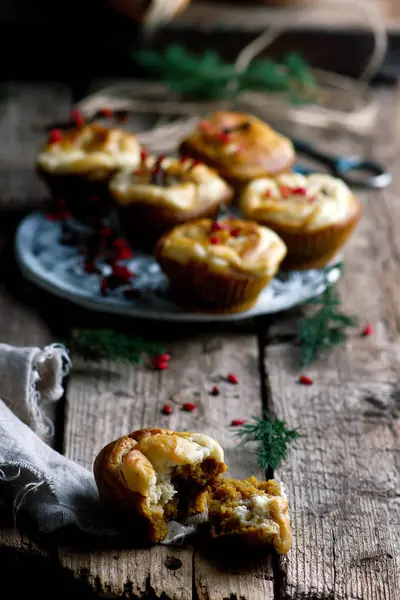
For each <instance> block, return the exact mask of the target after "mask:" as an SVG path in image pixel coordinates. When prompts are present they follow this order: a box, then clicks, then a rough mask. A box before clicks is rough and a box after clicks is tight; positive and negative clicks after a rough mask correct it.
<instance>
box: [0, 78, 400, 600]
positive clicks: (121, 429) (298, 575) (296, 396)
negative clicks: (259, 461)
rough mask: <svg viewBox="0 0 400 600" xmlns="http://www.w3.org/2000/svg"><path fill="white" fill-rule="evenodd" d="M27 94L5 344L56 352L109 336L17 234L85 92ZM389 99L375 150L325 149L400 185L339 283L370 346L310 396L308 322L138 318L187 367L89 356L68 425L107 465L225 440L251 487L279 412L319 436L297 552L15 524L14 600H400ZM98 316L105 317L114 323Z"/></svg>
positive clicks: (296, 509)
mask: <svg viewBox="0 0 400 600" xmlns="http://www.w3.org/2000/svg"><path fill="white" fill-rule="evenodd" d="M14 90H15V94H14V95H12V96H10V97H9V98H8V99H6V100H5V101H4V102H3V104H2V105H1V108H0V208H1V219H0V251H1V261H0V277H1V283H0V340H1V341H4V342H8V343H11V344H16V345H39V346H43V345H45V344H46V343H48V342H50V341H52V340H53V339H54V337H55V336H60V335H63V336H65V335H66V333H67V332H68V330H69V329H70V328H71V327H76V326H79V325H82V324H83V323H84V324H86V325H88V324H95V319H94V317H93V316H92V315H89V314H87V313H86V312H85V311H83V310H77V309H73V308H72V307H70V306H68V305H67V304H66V303H64V302H62V301H61V300H58V299H55V298H52V297H50V296H49V295H47V294H45V293H43V292H40V291H39V290H37V289H36V288H35V286H33V285H29V284H27V283H26V282H24V281H23V279H22V277H21V275H20V274H19V273H18V269H17V267H16V266H15V263H14V260H13V252H12V250H13V245H12V244H13V234H14V229H15V226H16V225H17V223H18V222H19V220H20V219H21V217H22V215H23V214H24V213H26V211H29V210H31V209H32V208H34V207H36V206H40V205H41V204H42V201H43V198H44V197H45V191H44V189H43V188H42V186H41V184H40V183H39V181H38V180H37V178H36V176H35V175H34V173H33V169H32V165H33V158H34V155H35V152H36V150H37V148H38V147H39V145H40V144H41V143H42V140H43V137H44V131H43V126H44V125H45V124H47V123H48V122H49V121H56V120H57V119H63V118H65V115H66V114H68V113H69V111H70V109H71V105H72V93H71V89H70V87H69V86H67V85H64V84H24V85H22V84H18V85H14ZM376 94H377V97H378V99H379V102H380V106H381V110H380V116H379V123H378V125H377V127H376V130H375V132H374V135H373V139H370V140H362V141H357V140H350V139H348V138H347V137H346V138H345V139H344V138H343V136H341V137H338V138H333V137H330V138H328V137H327V136H323V135H322V134H321V135H320V137H319V142H320V144H321V145H322V146H323V145H329V146H330V147H331V148H334V149H335V150H338V151H343V152H349V151H350V150H351V151H358V152H362V153H366V154H368V155H369V156H371V157H374V158H377V159H379V161H382V162H383V163H384V164H385V165H386V166H388V167H389V168H390V169H391V170H392V172H393V176H394V181H393V184H392V186H391V187H390V188H389V189H387V190H384V191H382V192H363V193H362V194H361V199H362V202H363V204H364V215H363V218H362V220H361V222H360V225H359V227H358V229H357V232H356V233H355V235H354V236H353V238H352V239H351V241H350V242H349V244H348V246H347V248H346V250H345V259H344V264H345V271H344V276H343V278H342V280H341V281H340V286H339V287H340V293H341V297H342V300H343V304H344V308H345V310H346V311H347V312H349V313H353V314H356V316H357V317H358V319H359V323H360V330H361V327H362V326H363V325H364V324H365V323H367V322H368V323H371V324H372V325H373V327H374V334H373V335H372V336H370V337H367V338H363V337H362V336H361V335H360V332H359V331H360V330H355V331H354V333H352V334H351V335H350V337H349V339H348V341H347V343H346V344H345V345H344V346H343V347H340V348H337V349H336V350H335V351H334V352H332V353H331V354H330V355H329V356H327V357H326V358H324V359H323V360H321V361H319V362H318V363H316V364H315V365H313V367H312V368H310V370H309V371H308V374H309V375H310V376H311V377H313V379H314V385H313V386H310V387H305V386H299V385H298V383H297V378H298V375H299V371H298V368H297V365H296V352H295V348H294V345H293V334H294V327H295V324H296V319H297V318H298V316H299V314H300V312H301V311H300V310H296V311H291V312H289V313H287V314H284V315H280V316H279V317H277V318H275V319H273V320H267V319H259V320H257V321H255V322H251V323H247V324H243V325H236V326H234V327H230V328H229V329H228V328H225V329H224V328H215V327H214V326H213V327H212V328H210V330H206V329H205V328H204V329H203V330H201V329H197V330H191V329H189V328H188V327H185V328H183V327H182V328H178V329H177V328H175V329H174V328H168V327H166V328H165V329H163V328H162V327H161V326H160V325H159V324H158V325H157V329H156V330H154V329H152V327H151V324H143V323H135V322H125V323H122V325H123V326H124V328H125V329H128V330H129V331H141V332H142V333H143V332H145V333H146V332H147V335H148V336H150V337H151V339H153V340H155V339H159V340H162V341H163V342H164V343H165V344H166V345H167V347H168V350H169V351H170V352H171V354H172V355H173V360H172V363H171V367H170V369H169V370H168V371H165V372H155V371H153V370H150V369H148V368H146V367H137V366H127V365H122V364H118V363H105V364H101V365H89V364H85V363H82V362H80V361H79V360H78V359H77V358H76V357H73V361H74V368H73V370H72V373H71V376H70V378H69V380H68V382H67V387H66V394H65V398H64V399H63V401H62V402H61V403H60V404H59V406H58V408H57V410H56V413H55V415H54V418H55V420H56V433H55V438H54V445H55V447H56V448H57V449H58V450H60V451H62V452H63V453H64V454H65V455H67V456H69V457H70V458H72V459H74V460H76V461H77V462H78V463H80V464H81V465H84V466H86V467H88V468H89V469H90V468H91V466H92V461H93V458H94V456H95V455H96V453H97V452H98V450H99V449H100V447H101V446H103V445H104V444H105V443H106V442H108V441H109V440H111V439H114V438H116V437H118V436H120V435H121V434H123V433H126V432H129V431H131V430H133V429H137V428H140V427H143V426H149V425H150V426H167V427H171V428H175V429H183V430H185V429H188V430H199V431H203V432H205V433H208V434H210V435H212V436H214V437H216V438H217V439H218V440H219V441H220V442H221V443H222V444H223V445H224V447H225V448H226V453H227V460H228V463H229V464H230V465H231V473H233V474H234V475H236V476H246V475H248V474H249V473H250V471H254V472H257V469H256V467H255V465H254V458H253V457H252V456H251V454H249V453H248V452H243V453H240V455H239V453H238V451H237V449H236V447H235V442H234V439H233V437H232V435H231V433H230V429H229V424H230V422H231V420H232V419H233V418H236V417H240V418H249V417H251V416H253V415H257V414H260V413H261V411H262V410H263V409H265V410H267V411H269V413H271V414H273V415H278V416H279V417H280V418H283V419H285V420H286V421H287V423H288V425H289V426H290V427H292V428H298V429H299V430H300V432H301V433H302V434H303V437H301V438H300V440H299V442H298V443H297V445H296V447H295V448H294V449H293V450H292V451H291V453H290V456H289V458H288V460H287V462H286V464H285V465H284V466H283V467H282V468H281V469H280V470H279V473H278V475H279V476H280V477H281V478H282V480H283V481H284V483H285V485H286V488H287V490H288V495H289V499H290V510H291V519H292V524H293V531H294V545H293V548H292V550H291V551H290V553H289V555H288V556H287V557H285V558H281V559H279V558H278V557H277V556H275V555H274V554H269V553H266V554H265V555H264V556H263V557H262V558H260V557H258V558H257V560H250V558H249V557H243V556H228V557H226V556H225V557H221V556H214V557H210V556H207V555H206V554H204V553H202V552H199V551H195V550H193V549H190V548H183V547H181V548H168V547H163V546H158V547H155V548H152V549H149V550H131V549H121V548H118V547H114V548H112V549H110V548H109V549H108V550H107V549H102V548H101V546H98V545H97V546H96V543H95V542H93V541H89V542H87V543H86V544H85V545H84V546H82V545H77V544H76V543H72V542H71V541H69V542H67V541H65V540H64V541H63V542H60V540H57V539H56V540H55V539H51V540H49V539H46V540H40V539H38V538H36V537H35V536H34V535H33V534H32V535H31V537H28V536H27V535H26V533H21V532H20V530H19V529H17V528H13V527H12V526H8V525H7V522H6V516H4V525H3V527H2V529H1V530H0V580H1V582H2V583H1V586H2V587H1V589H2V590H3V589H4V590H8V589H11V590H12V597H13V598H17V597H19V596H21V598H22V597H25V596H26V592H27V590H28V589H29V592H30V593H33V592H34V591H35V590H38V591H39V592H40V594H41V598H42V599H43V598H45V597H49V598H50V597H51V598H54V596H55V595H56V596H57V597H58V598H61V597H62V598H64V597H65V598H71V596H72V594H73V595H74V597H75V598H77V597H80V596H82V598H86V597H90V595H91V594H97V595H101V596H108V597H126V598H144V597H145V598H169V599H173V600H178V599H179V600H184V599H185V600H186V599H191V598H193V599H199V600H200V599H201V600H223V599H226V598H231V599H239V598H240V599H246V600H257V599H259V600H269V599H271V600H272V599H275V600H278V599H281V598H282V599H283V598H290V599H293V600H295V599H296V600H297V599H306V598H307V599H313V600H317V599H321V600H322V599H326V600H328V599H331V600H333V599H340V600H342V599H343V600H344V599H346V600H347V599H348V600H350V599H351V600H383V599H385V600H389V599H390V600H397V599H398V598H399V597H400V549H399V539H400V510H399V508H400V507H399V498H400V479H399V462H398V458H399V449H400V447H399V439H398V434H399V431H400V429H399V420H398V419H399V409H400V381H399V372H400V371H399V367H400V337H399V335H400V300H399V297H400V244H399V240H400V203H399V196H398V195H397V194H400V175H399V173H400V154H399V153H398V147H397V141H398V132H399V120H398V114H397V102H398V94H397V89H395V88H394V87H393V88H388V89H377V90H376ZM96 319H97V321H96V322H97V323H99V322H102V323H103V322H104V321H103V320H102V317H101V315H100V316H97V317H96ZM105 321H106V319H105ZM116 325H117V326H121V322H119V323H116ZM171 329H172V331H171ZM229 371H234V372H235V373H236V374H237V375H238V377H239V381H240V383H239V385H237V386H226V385H223V384H222V385H221V389H222V393H221V395H220V396H219V397H213V396H211V395H210V394H209V390H210V387H211V386H212V385H213V384H214V382H217V381H218V380H219V379H220V378H221V376H223V375H224V374H226V373H228V372H229ZM177 395H178V396H180V398H183V397H185V396H188V397H190V398H192V397H193V395H194V396H195V397H196V402H197V404H198V407H199V408H198V410H197V412H196V413H185V412H182V411H180V410H177V409H176V410H174V412H173V414H172V415H170V416H164V415H162V414H161V407H162V405H163V404H164V403H165V402H167V401H168V402H172V401H173V400H171V398H172V399H173V398H174V397H175V398H176V396H177ZM259 475H262V474H261V473H259ZM170 557H173V558H174V559H177V560H175V561H171V560H170ZM171 566H172V567H174V568H173V569H172V568H171ZM10 586H11V587H10ZM10 597H11V593H10Z"/></svg>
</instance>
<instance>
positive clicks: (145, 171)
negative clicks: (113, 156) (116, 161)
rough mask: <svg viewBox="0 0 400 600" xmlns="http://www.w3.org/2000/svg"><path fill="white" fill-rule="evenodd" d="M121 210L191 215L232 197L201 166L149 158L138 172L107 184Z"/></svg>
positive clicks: (227, 188) (126, 172)
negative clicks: (143, 206) (144, 207)
mask: <svg viewBox="0 0 400 600" xmlns="http://www.w3.org/2000/svg"><path fill="white" fill-rule="evenodd" d="M109 189H110V193H111V195H112V197H113V198H114V200H115V201H116V202H117V204H118V205H119V206H120V207H124V206H129V205H132V204H135V203H138V202H140V203H147V204H151V205H154V206H165V207H168V208H169V209H172V210H177V211H193V210H195V209H197V208H204V207H206V206H207V205H213V204H215V203H220V202H228V201H230V200H231V198H232V196H233V192H232V190H231V188H230V186H229V185H228V184H227V183H226V182H225V181H224V180H223V179H221V177H219V176H218V174H217V173H216V172H215V171H214V170H213V169H210V168H209V167H207V166H206V165H204V164H201V163H199V162H198V161H194V160H192V159H190V158H188V159H180V160H179V159H175V158H167V157H159V158H156V157H154V156H149V157H148V158H146V159H145V160H144V161H143V162H142V164H141V165H140V167H139V169H137V170H132V169H124V170H121V171H119V172H118V173H116V175H115V176H114V177H113V178H112V180H111V181H110V184H109Z"/></svg>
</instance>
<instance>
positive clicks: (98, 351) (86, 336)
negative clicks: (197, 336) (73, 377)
mask: <svg viewBox="0 0 400 600" xmlns="http://www.w3.org/2000/svg"><path fill="white" fill-rule="evenodd" d="M64 344H65V345H66V346H67V348H68V349H69V350H70V352H71V353H74V354H77V355H79V356H81V357H82V358H84V359H85V360H88V361H100V360H106V359H108V360H122V361H125V362H130V363H135V364H141V363H142V362H143V358H144V357H145V356H146V355H147V356H150V357H156V356H160V355H161V354H163V353H164V352H165V350H164V348H162V347H160V346H158V345H157V344H153V343H152V342H146V341H145V340H142V339H141V338H139V337H131V336H128V335H125V334H124V333H119V332H117V331H114V330H112V329H97V330H86V329H79V330H75V331H73V332H72V335H71V337H70V339H69V340H67V341H66V342H64Z"/></svg>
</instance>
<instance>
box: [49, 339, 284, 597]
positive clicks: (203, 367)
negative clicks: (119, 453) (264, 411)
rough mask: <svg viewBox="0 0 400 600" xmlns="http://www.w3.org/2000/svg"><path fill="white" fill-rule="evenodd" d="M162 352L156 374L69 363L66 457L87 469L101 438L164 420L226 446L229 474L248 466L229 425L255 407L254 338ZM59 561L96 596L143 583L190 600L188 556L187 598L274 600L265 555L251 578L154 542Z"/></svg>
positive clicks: (194, 343)
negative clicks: (231, 377)
mask: <svg viewBox="0 0 400 600" xmlns="http://www.w3.org/2000/svg"><path fill="white" fill-rule="evenodd" d="M168 350H169V351H171V353H172V355H173V360H172V362H171V367H170V369H169V370H168V371H166V372H162V373H159V372H156V371H153V370H152V369H149V368H148V367H140V368H139V367H128V366H123V365H118V364H114V363H112V364H108V365H102V366H101V368H99V369H96V370H95V371H93V370H91V369H90V368H89V367H88V366H87V365H86V366H85V365H82V366H81V365H79V370H78V368H77V366H75V370H74V371H73V372H72V376H71V381H70V384H69V388H68V394H67V396H68V398H67V400H68V401H67V408H66V414H67V420H66V429H65V444H66V446H65V453H66V454H67V455H68V456H70V457H71V458H73V459H75V460H77V461H78V462H80V463H81V464H84V465H85V466H87V467H89V468H91V466H92V463H93V459H94V457H95V455H96V454H97V452H98V451H99V450H100V448H101V447H102V446H103V445H104V444H105V443H106V442H108V441H110V440H112V439H115V438H116V437H118V436H120V435H122V434H123V433H126V432H128V431H131V430H134V429H137V428H140V427H144V426H165V427H171V428H172V429H175V430H195V431H202V432H204V433H207V434H209V435H211V436H214V437H215V438H216V439H218V440H219V441H220V442H221V443H222V445H223V446H224V448H225V449H226V460H227V461H228V463H229V465H230V472H231V473H232V474H234V475H235V476H243V477H244V476H247V475H249V474H250V473H252V472H253V473H254V472H257V467H256V465H255V463H254V458H253V457H252V456H251V455H250V454H249V453H246V452H244V453H241V454H240V456H239V455H238V453H237V452H236V451H235V441H234V438H233V435H232V432H231V430H230V423H231V420H232V419H234V418H249V417H250V416H252V415H254V414H259V413H260V410H261V399H260V381H259V371H258V352H257V342H256V338H255V336H248V335H244V336H240V335H239V336H234V335H231V336H228V335H226V336H224V338H219V339H216V338H211V337H210V336H202V337H200V338H195V337H193V338H192V339H190V337H189V339H188V340H187V341H181V342H180V343H177V342H175V343H173V344H170V345H169V346H168ZM231 371H234V372H235V373H236V374H237V375H238V377H239V380H240V383H239V384H238V385H237V386H235V385H232V384H229V383H227V382H226V381H225V380H224V379H225V377H226V375H227V374H228V373H229V372H231ZM94 380H95V381H96V383H95V385H94V383H93V382H94ZM214 384H217V385H219V387H220V390H221V393H220V395H219V396H212V395H211V394H210V391H211V389H212V386H213V385H214ZM185 401H186V402H187V401H191V402H194V403H195V404H196V406H197V409H196V411H195V412H193V413H188V412H185V411H183V410H182V408H181V405H182V404H183V403H184V402H185ZM165 403H168V404H170V405H171V406H172V407H173V413H172V414H171V415H170V416H164V415H162V413H161V409H162V406H163V405H164V404H165ZM82 424H84V425H82ZM114 556H118V559H115V558H114ZM168 556H173V557H176V558H179V559H180V560H181V561H182V567H181V568H180V569H178V570H176V571H169V570H168V569H167V568H165V560H166V558H167V557H168ZM60 559H61V563H62V565H63V566H64V567H66V568H68V569H71V570H72V571H73V572H74V573H75V574H76V575H78V574H79V573H80V572H82V571H83V570H85V573H86V576H87V578H88V580H89V583H90V584H91V586H92V587H93V588H94V589H97V591H101V593H105V592H107V593H109V594H121V593H122V592H123V590H126V591H127V593H128V594H130V595H132V594H133V595H135V594H136V595H138V596H141V595H143V594H144V592H145V591H146V590H147V591H148V590H149V589H151V591H152V593H154V594H155V595H156V597H160V596H161V595H162V594H163V593H164V594H165V595H166V597H168V598H173V599H174V600H175V598H176V599H182V600H183V599H186V598H187V599H190V598H192V565H193V561H194V573H195V581H194V589H195V597H198V598H201V599H203V598H209V599H211V598H212V599H215V600H222V599H223V598H226V597H229V596H230V594H236V595H237V597H243V598H246V599H252V600H253V599H256V598H260V599H261V598H263V599H264V598H265V599H266V600H268V598H272V597H273V584H272V570H271V564H270V559H269V557H268V556H267V557H266V558H265V560H264V561H263V562H262V564H259V565H256V566H253V575H254V577H245V576H244V573H243V569H242V570H241V569H237V571H235V572H232V571H223V570H222V569H219V568H218V566H217V565H214V564H213V565H211V564H210V563H209V562H208V561H207V560H206V559H205V558H203V557H201V556H200V555H198V554H197V553H195V555H194V557H193V552H192V551H191V550H190V549H187V548H174V549H171V548H166V547H162V546H159V547H156V548H153V549H151V550H146V551H143V550H140V551H139V550H131V551H119V550H118V551H113V552H112V553H106V552H96V553H91V554H81V553H75V552H69V551H61V554H60ZM163 597H164V596H163Z"/></svg>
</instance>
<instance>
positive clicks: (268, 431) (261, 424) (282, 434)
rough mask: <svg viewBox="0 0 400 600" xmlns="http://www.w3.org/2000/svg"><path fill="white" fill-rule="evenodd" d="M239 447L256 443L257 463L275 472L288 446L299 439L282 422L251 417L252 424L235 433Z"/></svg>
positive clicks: (268, 418) (283, 459)
mask: <svg viewBox="0 0 400 600" xmlns="http://www.w3.org/2000/svg"><path fill="white" fill-rule="evenodd" d="M235 436H236V437H237V438H239V440H240V442H239V447H241V446H243V445H245V444H248V443H249V442H258V445H257V448H256V451H255V452H256V456H257V462H258V464H259V466H260V467H261V468H262V469H263V470H264V471H267V470H268V469H272V470H275V469H277V468H278V467H280V465H281V464H282V462H283V461H285V460H286V458H287V453H288V450H289V446H290V445H291V444H292V443H293V442H295V440H297V438H299V437H300V434H299V433H298V432H297V431H296V430H295V429H288V428H287V427H286V424H285V422H284V421H280V420H279V419H274V420H273V419H271V418H270V417H269V416H268V415H264V416H263V417H253V423H245V424H244V425H242V426H241V428H240V429H239V430H238V431H236V432H235Z"/></svg>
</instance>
